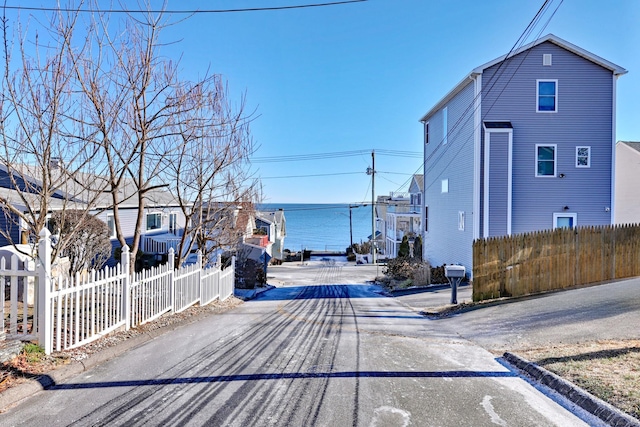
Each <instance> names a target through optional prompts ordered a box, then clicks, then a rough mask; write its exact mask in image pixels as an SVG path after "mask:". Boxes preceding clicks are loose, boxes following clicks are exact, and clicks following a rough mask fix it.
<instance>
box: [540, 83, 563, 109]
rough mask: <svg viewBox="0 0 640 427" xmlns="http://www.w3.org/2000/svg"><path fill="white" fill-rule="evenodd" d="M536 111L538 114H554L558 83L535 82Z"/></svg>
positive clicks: (556, 106) (556, 104)
mask: <svg viewBox="0 0 640 427" xmlns="http://www.w3.org/2000/svg"><path fill="white" fill-rule="evenodd" d="M536 91H537V96H536V99H537V101H536V103H537V107H536V108H537V109H536V111H537V112H539V113H555V112H556V111H558V81H557V80H537V89H536Z"/></svg>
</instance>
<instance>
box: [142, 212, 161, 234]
mask: <svg viewBox="0 0 640 427" xmlns="http://www.w3.org/2000/svg"><path fill="white" fill-rule="evenodd" d="M149 215H160V227H158V228H149V221H148V217H149ZM144 230H145V232H146V231H156V230H162V212H161V211H152V212H147V213H145V214H144Z"/></svg>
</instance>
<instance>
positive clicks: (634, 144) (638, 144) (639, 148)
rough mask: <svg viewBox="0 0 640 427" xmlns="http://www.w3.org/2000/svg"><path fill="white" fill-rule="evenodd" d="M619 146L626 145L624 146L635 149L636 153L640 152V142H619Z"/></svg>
mask: <svg viewBox="0 0 640 427" xmlns="http://www.w3.org/2000/svg"><path fill="white" fill-rule="evenodd" d="M618 144H624V145H626V146H628V147H629V148H633V149H634V150H636V151H640V142H634V141H618Z"/></svg>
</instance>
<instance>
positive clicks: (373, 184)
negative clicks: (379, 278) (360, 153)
mask: <svg viewBox="0 0 640 427" xmlns="http://www.w3.org/2000/svg"><path fill="white" fill-rule="evenodd" d="M367 175H371V252H372V253H373V263H374V264H375V263H376V245H375V242H376V199H375V194H376V178H375V176H376V152H375V150H371V167H370V168H367Z"/></svg>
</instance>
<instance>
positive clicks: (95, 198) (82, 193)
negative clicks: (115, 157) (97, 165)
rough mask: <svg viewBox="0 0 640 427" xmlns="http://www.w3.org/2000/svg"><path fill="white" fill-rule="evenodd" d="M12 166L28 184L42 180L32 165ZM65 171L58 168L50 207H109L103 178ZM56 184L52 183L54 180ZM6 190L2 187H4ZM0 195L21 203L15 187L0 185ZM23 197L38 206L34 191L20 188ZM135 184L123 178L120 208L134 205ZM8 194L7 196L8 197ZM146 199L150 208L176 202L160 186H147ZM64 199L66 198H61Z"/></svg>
mask: <svg viewBox="0 0 640 427" xmlns="http://www.w3.org/2000/svg"><path fill="white" fill-rule="evenodd" d="M0 168H1V169H2V170H3V171H5V172H7V173H9V171H8V170H7V168H6V166H5V165H2V164H0ZM12 169H13V170H14V171H15V173H17V174H18V175H19V176H20V178H23V179H25V180H27V181H29V182H30V184H31V185H34V186H36V187H38V186H40V185H41V183H42V179H41V176H42V173H43V171H42V170H41V169H40V168H38V167H36V166H33V165H25V164H22V165H14V166H13V167H12ZM64 174H65V171H64V170H63V169H60V176H59V177H58V178H57V179H56V180H57V190H56V193H57V194H58V196H59V197H62V199H56V198H52V199H51V200H50V201H49V206H50V208H51V209H54V210H55V209H62V208H63V207H64V206H65V204H67V205H68V204H69V203H70V202H69V201H74V204H75V206H76V209H79V208H82V207H83V206H87V205H91V207H92V209H106V208H109V207H110V206H111V205H112V204H113V202H112V196H111V193H110V192H108V191H106V190H105V189H106V188H107V187H108V185H107V178H106V177H104V176H101V175H97V174H91V173H83V172H76V173H74V174H67V175H68V176H67V177H66V178H65V177H64ZM54 184H56V183H54ZM5 190H6V191H5ZM0 191H2V194H3V196H7V198H8V200H13V201H16V202H17V203H18V204H22V203H23V202H22V200H21V198H20V196H19V194H18V192H17V191H16V190H9V189H7V188H2V189H0ZM23 194H24V195H25V196H24V198H25V199H27V200H29V201H30V206H37V207H38V208H39V203H40V202H39V199H40V198H39V197H38V194H37V193H34V194H33V195H29V194H28V193H26V192H23ZM136 194H137V188H136V186H135V183H134V181H133V180H132V179H124V180H123V181H122V183H121V185H120V188H119V200H120V202H119V203H118V206H119V207H120V208H137V207H138V198H137V196H136ZM9 197H10V199H9ZM145 198H146V200H147V203H146V207H148V208H153V207H159V206H178V201H177V199H176V197H175V196H174V195H173V194H171V192H170V191H168V190H167V189H166V188H165V187H164V186H160V187H158V188H154V189H152V190H149V191H148V192H147V193H146V194H145ZM64 199H66V201H65V200H64Z"/></svg>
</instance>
